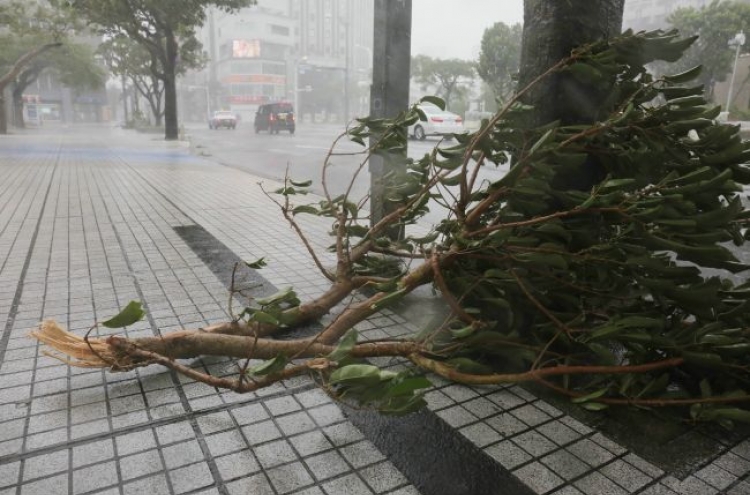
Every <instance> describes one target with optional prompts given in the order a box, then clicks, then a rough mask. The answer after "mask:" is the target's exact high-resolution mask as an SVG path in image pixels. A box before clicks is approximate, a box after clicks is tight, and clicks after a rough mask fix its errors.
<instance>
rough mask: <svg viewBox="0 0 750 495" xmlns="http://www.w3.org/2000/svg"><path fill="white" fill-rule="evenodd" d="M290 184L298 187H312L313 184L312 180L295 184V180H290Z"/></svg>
mask: <svg viewBox="0 0 750 495" xmlns="http://www.w3.org/2000/svg"><path fill="white" fill-rule="evenodd" d="M289 182H290V183H291V184H292V185H293V186H296V187H310V186H311V185H312V183H313V181H312V180H306V181H303V182H294V181H293V180H290V181H289Z"/></svg>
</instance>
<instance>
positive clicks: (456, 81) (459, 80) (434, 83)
mask: <svg viewBox="0 0 750 495" xmlns="http://www.w3.org/2000/svg"><path fill="white" fill-rule="evenodd" d="M411 68H412V69H411V70H412V77H413V78H414V80H415V81H416V82H417V83H419V84H421V85H422V87H423V88H424V89H427V88H434V89H435V90H436V91H437V94H438V95H439V96H441V97H442V98H443V99H444V100H445V106H446V107H447V108H449V109H450V108H451V104H452V103H454V99H455V98H456V96H459V97H460V96H461V95H463V94H464V93H465V92H466V91H468V88H467V87H466V86H464V83H465V82H466V81H467V80H469V79H471V78H473V77H474V64H473V63H472V62H470V61H468V60H460V59H456V58H454V59H439V58H432V57H429V56H427V55H417V56H416V57H414V58H413V59H412V63H411Z"/></svg>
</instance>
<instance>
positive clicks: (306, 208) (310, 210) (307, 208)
mask: <svg viewBox="0 0 750 495" xmlns="http://www.w3.org/2000/svg"><path fill="white" fill-rule="evenodd" d="M300 213H307V214H309V215H320V210H318V209H317V208H315V207H314V206H312V205H300V206H295V207H294V209H293V210H292V215H298V214H300Z"/></svg>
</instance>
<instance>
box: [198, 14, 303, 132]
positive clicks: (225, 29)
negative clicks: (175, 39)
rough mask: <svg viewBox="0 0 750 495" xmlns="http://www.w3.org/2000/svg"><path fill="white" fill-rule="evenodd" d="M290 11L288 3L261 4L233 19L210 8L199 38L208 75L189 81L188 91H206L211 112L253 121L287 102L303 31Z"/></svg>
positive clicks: (235, 15)
mask: <svg viewBox="0 0 750 495" xmlns="http://www.w3.org/2000/svg"><path fill="white" fill-rule="evenodd" d="M288 7H289V5H288V2H284V1H276V2H272V1H262V0H261V1H259V2H258V5H256V6H253V7H249V8H246V9H242V10H240V11H239V12H236V13H233V14H228V13H226V12H222V11H220V10H218V9H213V8H209V10H208V20H207V22H206V24H205V25H204V26H203V28H202V29H201V31H200V32H199V39H200V41H201V42H202V43H203V46H204V47H205V48H206V50H207V54H208V56H209V64H208V70H207V71H206V72H205V73H204V74H203V77H202V78H199V79H202V80H201V81H198V80H197V79H196V78H195V77H190V76H188V77H187V78H185V80H184V81H183V86H186V87H187V88H186V89H192V90H197V91H198V93H201V94H202V93H203V91H205V94H206V95H207V100H208V106H209V110H210V111H213V110H231V111H233V112H235V113H236V114H238V115H239V116H240V118H241V119H243V120H246V119H251V118H252V116H253V115H254V113H255V110H256V109H257V107H258V106H259V105H261V104H263V103H268V102H273V101H282V100H287V99H288V97H289V91H290V87H291V86H290V82H289V78H288V73H289V53H290V50H291V49H292V47H293V46H294V43H295V32H296V27H297V26H296V21H295V20H293V19H292V18H291V17H290V16H289V8H288ZM196 82H199V84H195V83H196ZM201 90H203V91H201Z"/></svg>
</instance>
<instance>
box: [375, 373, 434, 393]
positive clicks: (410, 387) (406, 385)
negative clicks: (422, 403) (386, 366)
mask: <svg viewBox="0 0 750 495" xmlns="http://www.w3.org/2000/svg"><path fill="white" fill-rule="evenodd" d="M430 387H432V382H431V381H430V380H428V379H427V378H425V377H424V376H408V375H407V376H406V377H404V378H401V377H396V378H394V379H393V381H392V385H391V386H390V387H388V389H387V390H386V396H391V397H394V396H399V395H411V394H413V393H414V392H416V391H417V390H420V389H423V388H430Z"/></svg>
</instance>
